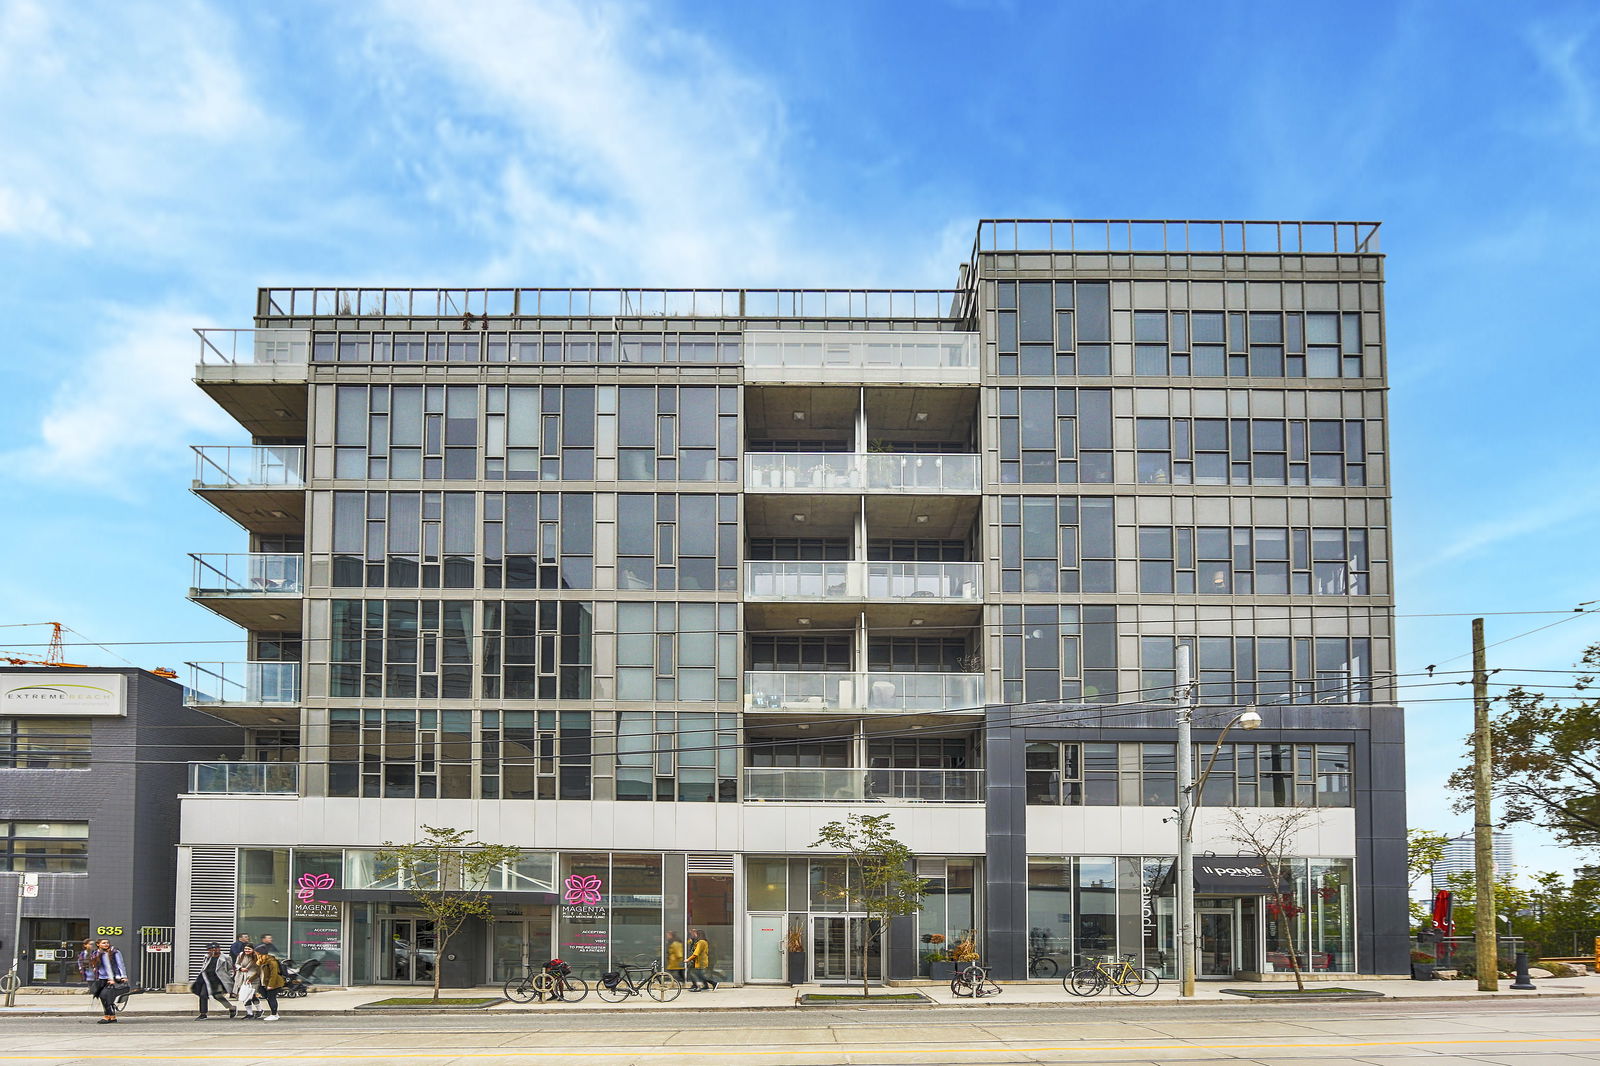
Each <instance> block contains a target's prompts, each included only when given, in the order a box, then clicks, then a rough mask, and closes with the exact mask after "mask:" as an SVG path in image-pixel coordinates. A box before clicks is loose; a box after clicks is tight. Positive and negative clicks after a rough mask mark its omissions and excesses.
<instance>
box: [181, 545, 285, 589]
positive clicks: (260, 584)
mask: <svg viewBox="0 0 1600 1066" xmlns="http://www.w3.org/2000/svg"><path fill="white" fill-rule="evenodd" d="M189 558H191V559H193V560H194V581H193V584H191V585H190V587H189V595H191V596H261V595H275V594H280V593H281V594H285V595H296V596H298V595H300V594H301V593H302V592H304V588H303V587H302V585H301V582H300V573H301V567H302V565H303V563H304V560H303V559H302V558H301V557H300V556H298V555H279V554H274V553H269V552H249V553H237V554H224V555H195V554H192V553H191V554H190V556H189Z"/></svg>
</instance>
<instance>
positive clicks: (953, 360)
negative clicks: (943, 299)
mask: <svg viewBox="0 0 1600 1066" xmlns="http://www.w3.org/2000/svg"><path fill="white" fill-rule="evenodd" d="M744 376H745V380H746V381H747V382H750V383H752V384H761V383H777V384H785V383H792V384H797V385H819V384H821V385H836V384H852V383H854V384H869V383H875V384H886V385H976V384H978V335H977V334H975V333H931V332H930V333H918V332H912V333H904V332H897V333H890V332H877V331H873V332H861V331H842V330H828V331H824V330H746V331H745V334H744Z"/></svg>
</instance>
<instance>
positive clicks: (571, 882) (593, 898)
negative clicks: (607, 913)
mask: <svg viewBox="0 0 1600 1066" xmlns="http://www.w3.org/2000/svg"><path fill="white" fill-rule="evenodd" d="M561 902H562V903H565V904H568V905H569V906H574V907H598V906H600V879H599V878H598V877H593V876H588V877H585V876H583V875H580V874H573V875H572V876H571V877H569V878H567V890H566V892H564V893H562V896H561Z"/></svg>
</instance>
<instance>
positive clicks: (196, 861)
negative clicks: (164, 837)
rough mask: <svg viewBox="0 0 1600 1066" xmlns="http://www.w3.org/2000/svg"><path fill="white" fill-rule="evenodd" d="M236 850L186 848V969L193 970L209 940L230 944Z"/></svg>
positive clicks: (235, 890)
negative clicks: (187, 950)
mask: <svg viewBox="0 0 1600 1066" xmlns="http://www.w3.org/2000/svg"><path fill="white" fill-rule="evenodd" d="M238 886H239V852H238V849H236V848H220V847H194V848H190V849H189V886H188V887H189V969H188V971H187V973H194V972H196V971H197V970H199V968H200V960H201V959H202V958H204V957H205V953H206V945H207V944H209V943H211V942H212V941H213V940H214V941H216V942H217V943H219V944H231V943H232V942H233V938H234V937H235V936H237V935H238V934H237V933H236V932H235V927H234V915H235V913H236V908H235V904H236V902H237V899H238V891H239V888H238ZM186 975H187V974H186Z"/></svg>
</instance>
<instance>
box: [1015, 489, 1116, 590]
mask: <svg viewBox="0 0 1600 1066" xmlns="http://www.w3.org/2000/svg"><path fill="white" fill-rule="evenodd" d="M1116 554H1117V551H1116V501H1115V500H1113V499H1111V498H1110V497H1105V496H1083V497H1079V496H1002V497H1001V498H1000V591H1002V592H1115V591H1117V588H1116V584H1117V581H1116Z"/></svg>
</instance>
